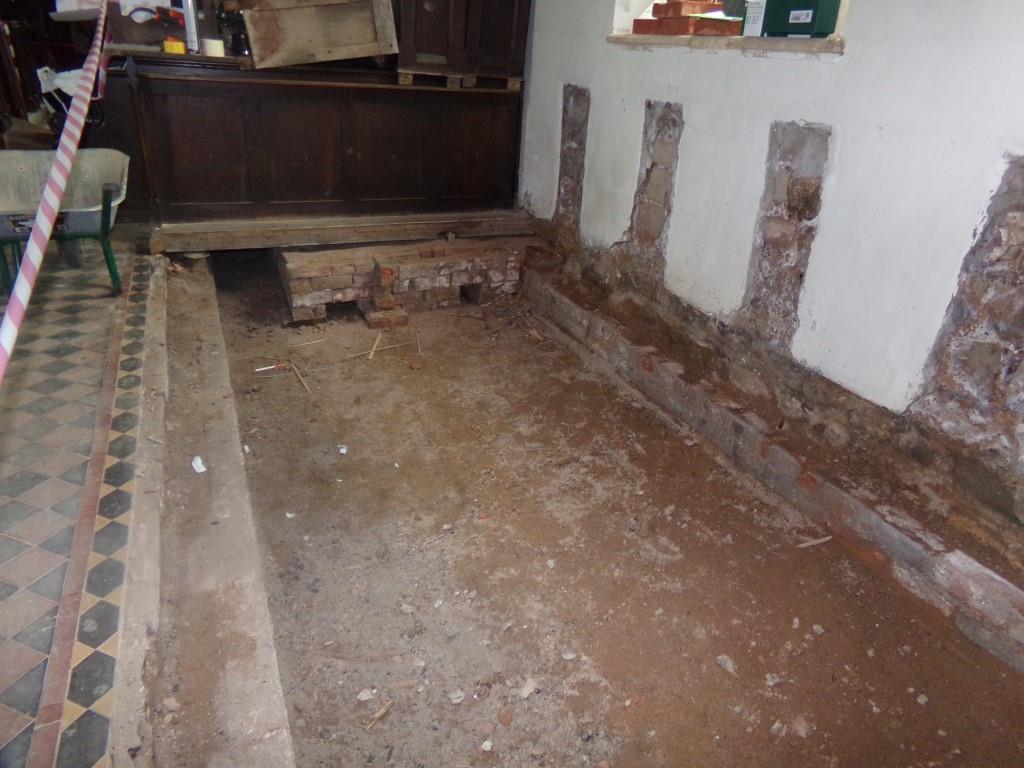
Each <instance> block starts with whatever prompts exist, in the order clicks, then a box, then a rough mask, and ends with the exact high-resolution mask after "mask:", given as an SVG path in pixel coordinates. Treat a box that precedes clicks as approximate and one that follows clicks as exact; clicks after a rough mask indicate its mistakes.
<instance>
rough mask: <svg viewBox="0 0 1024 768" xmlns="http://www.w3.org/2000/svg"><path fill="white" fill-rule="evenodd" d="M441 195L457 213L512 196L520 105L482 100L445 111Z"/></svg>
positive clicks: (496, 100)
mask: <svg viewBox="0 0 1024 768" xmlns="http://www.w3.org/2000/svg"><path fill="white" fill-rule="evenodd" d="M443 122H444V126H445V129H444V131H443V132H442V133H441V134H440V136H441V139H442V145H441V147H440V148H439V152H438V156H439V157H443V158H445V163H444V164H443V167H442V168H441V169H440V173H441V174H442V177H443V183H442V184H441V187H440V194H441V196H442V199H444V200H445V201H446V202H447V203H448V204H449V206H450V207H453V208H460V207H466V206H471V205H473V204H474V203H476V204H479V205H485V204H486V203H487V201H488V200H493V199H508V198H510V197H512V196H513V195H514V194H515V182H516V151H515V149H514V148H515V147H516V144H517V141H518V135H519V132H518V129H517V128H518V125H519V109H518V102H514V101H510V100H508V99H480V100H478V101H474V102H473V103H469V104H460V105H459V106H458V107H455V106H454V105H448V106H446V107H445V109H444V120H443Z"/></svg>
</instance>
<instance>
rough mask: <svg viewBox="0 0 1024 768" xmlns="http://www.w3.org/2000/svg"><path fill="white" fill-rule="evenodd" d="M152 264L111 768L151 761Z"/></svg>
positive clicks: (155, 493) (158, 491)
mask: <svg viewBox="0 0 1024 768" xmlns="http://www.w3.org/2000/svg"><path fill="white" fill-rule="evenodd" d="M165 264H166V262H165V260H163V259H153V271H152V277H151V278H150V284H149V300H148V302H147V308H146V326H147V327H146V340H145V352H144V355H145V364H144V365H143V367H142V371H143V373H142V406H141V414H140V419H139V438H138V448H137V449H136V455H135V466H136V470H135V493H134V497H133V499H132V513H131V533H130V535H129V545H128V558H127V561H126V563H125V593H124V594H125V598H124V607H123V609H122V614H121V615H122V620H121V647H120V650H119V651H118V654H117V669H116V674H115V680H116V682H117V684H116V686H115V691H116V695H117V698H116V701H115V704H114V716H113V719H112V721H111V724H110V742H109V744H108V748H107V754H108V755H109V756H110V759H111V761H112V763H113V764H116V765H119V764H120V763H121V762H122V761H123V760H124V759H125V756H126V755H132V756H134V757H133V759H132V765H133V766H135V768H146V767H147V766H151V765H152V764H153V751H154V747H153V723H152V718H153V712H152V707H151V706H150V702H149V681H148V680H147V677H148V674H147V671H149V672H151V671H152V669H153V667H154V664H155V660H154V658H153V657H152V654H153V653H154V646H155V638H156V636H157V633H158V630H159V625H160V565H161V563H160V518H161V516H162V514H163V493H162V491H163V485H164V447H163V446H164V406H165V405H166V402H167V391H168V383H167V343H166V336H167V271H166V268H165Z"/></svg>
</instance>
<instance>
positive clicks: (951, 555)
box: [524, 272, 1024, 672]
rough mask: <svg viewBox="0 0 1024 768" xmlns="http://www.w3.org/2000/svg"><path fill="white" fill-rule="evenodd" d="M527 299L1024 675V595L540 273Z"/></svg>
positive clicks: (531, 276) (527, 283)
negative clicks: (828, 473)
mask: <svg viewBox="0 0 1024 768" xmlns="http://www.w3.org/2000/svg"><path fill="white" fill-rule="evenodd" d="M524 295H525V296H526V297H527V299H528V300H529V301H530V303H531V304H532V306H533V307H534V309H535V310H536V312H537V314H538V315H539V316H541V317H544V318H546V319H548V320H550V321H551V322H552V323H554V325H556V326H558V327H559V328H560V329H561V330H563V331H564V332H565V333H566V334H568V336H569V337H570V338H571V339H573V340H574V341H575V342H578V343H579V344H580V345H582V347H583V349H584V350H585V351H586V352H589V353H592V354H593V355H594V356H595V357H596V359H597V360H598V361H600V362H601V363H602V364H604V365H607V366H609V369H608V370H609V372H612V373H614V374H615V375H618V376H621V377H622V379H624V380H625V381H626V382H627V383H628V384H629V385H631V386H633V387H635V388H636V389H638V390H639V391H640V392H641V393H642V394H643V395H644V396H646V397H648V398H649V399H650V400H651V401H652V402H653V403H654V404H655V405H657V406H658V407H659V408H661V409H663V410H664V411H665V412H666V413H667V414H668V415H669V416H670V417H672V418H673V419H676V420H678V421H681V422H684V423H686V424H688V425H689V426H690V427H692V428H694V429H695V430H697V431H698V432H700V433H701V434H703V435H704V436H705V437H706V438H707V439H708V440H709V441H711V442H712V443H714V444H715V445H716V446H717V447H718V449H719V450H721V451H722V452H723V453H724V454H725V455H727V456H729V457H730V458H731V459H732V460H733V461H734V462H735V463H736V464H737V466H739V467H740V468H741V469H743V470H744V471H746V472H748V473H749V474H751V475H753V476H754V477H755V478H757V479H758V480H759V481H761V482H762V483H764V484H765V485H766V486H768V487H769V488H771V489H772V490H773V491H775V492H776V493H778V494H779V495H780V496H781V497H782V498H784V499H786V500H787V501H789V502H790V503H791V504H793V505H794V506H795V507H797V508H798V509H799V510H800V511H802V512H803V513H804V514H806V515H807V516H808V517H809V518H811V519H813V520H816V521H818V522H819V523H821V524H822V525H825V526H827V527H828V528H829V529H830V531H831V533H832V534H833V535H834V536H835V537H836V538H837V539H839V540H841V541H842V542H843V543H844V544H846V545H847V546H848V547H850V548H851V549H853V550H854V551H855V552H856V553H858V554H859V555H861V556H862V557H863V558H865V559H866V560H867V561H868V562H870V563H872V564H874V565H878V566H883V567H886V568H888V569H889V570H890V572H891V573H892V575H893V576H894V577H895V578H896V579H897V580H898V581H899V582H900V584H902V585H903V586H904V587H906V588H907V589H909V590H910V591H911V592H913V593H914V594H915V595H917V596H918V597H920V598H921V599H922V600H925V601H927V602H928V603H930V604H931V605H933V606H934V607H935V608H937V609H938V610H939V611H941V612H942V613H943V614H944V615H945V616H946V617H948V618H949V619H950V620H951V621H953V622H954V623H955V624H956V626H957V627H958V628H959V629H960V630H961V631H962V632H963V633H964V634H965V635H967V636H968V637H970V638H971V639H972V640H974V641H975V642H976V643H978V644H979V645H981V646H982V647H983V648H985V649H987V650H988V651H989V652H991V653H993V654H995V655H996V656H998V657H1000V658H1002V659H1003V660H1004V661H1006V662H1007V663H1008V664H1011V665H1012V666H1014V667H1015V668H1016V669H1018V670H1020V671H1022V672H1024V592H1022V591H1021V590H1020V589H1018V588H1017V587H1015V586H1014V585H1012V584H1010V583H1009V582H1007V581H1006V580H1005V579H1003V578H1002V577H1000V576H999V575H998V574H996V573H995V572H994V571H992V570H990V569H989V568H987V567H986V566H984V565H982V564H981V563H979V562H978V561H977V560H974V559H973V558H971V557H970V556H969V555H967V554H966V553H964V552H962V551H961V550H959V549H954V548H952V547H950V546H948V545H947V544H946V543H945V542H944V541H943V540H942V539H941V538H939V537H938V536H936V535H934V534H933V533H931V532H930V531H928V530H927V529H925V528H924V527H922V526H921V525H920V524H919V523H918V522H917V521H916V520H914V519H912V518H911V517H909V516H908V515H906V514H905V513H903V512H901V511H899V510H896V509H893V508H892V507H889V506H887V505H884V504H878V505H877V506H873V505H872V504H871V503H866V502H865V501H863V500H861V499H860V498H858V497H857V496H856V495H855V494H853V493H851V492H849V491H847V490H845V489H844V488H841V487H839V486H838V485H837V484H834V483H833V482H831V481H829V480H828V479H826V478H825V477H823V476H821V475H819V474H817V473H815V472H812V471H808V470H806V469H805V468H804V466H803V464H802V462H801V461H800V458H799V457H798V456H795V455H793V454H792V453H790V452H789V451H788V450H787V449H786V448H784V447H783V446H782V445H780V444H779V443H778V442H777V441H776V440H774V439H773V436H772V429H771V427H770V426H769V425H767V424H765V423H764V422H763V421H762V420H761V419H760V418H759V417H758V416H757V415H756V414H754V413H752V412H750V411H746V410H744V409H742V408H740V409H737V408H736V407H735V406H736V404H733V403H729V402H720V401H718V400H716V398H715V397H714V396H713V395H712V394H711V393H709V392H708V391H706V389H705V388H704V387H702V386H700V385H699V384H691V383H689V382H687V381H686V379H685V377H684V371H685V369H684V367H683V366H682V365H681V364H680V363H678V362H677V361H675V360H673V359H671V358H669V357H668V356H666V355H665V354H663V353H662V352H661V351H659V349H658V348H656V347H653V346H643V345H642V344H637V343H635V342H634V341H632V340H631V339H630V338H629V334H628V332H627V331H626V330H625V329H624V328H623V327H622V326H620V325H619V324H618V323H617V322H615V321H614V320H611V319H609V318H608V317H606V316H604V315H603V314H601V313H599V312H596V311H591V310H588V309H585V308H584V307H582V306H580V305H579V304H577V303H575V302H574V301H573V299H572V298H570V297H569V296H568V295H567V294H565V293H563V292H562V291H561V290H559V288H558V287H556V285H555V284H553V283H552V282H549V281H548V280H547V279H545V278H544V277H543V276H542V275H540V274H539V273H537V272H527V274H526V277H525V280H524Z"/></svg>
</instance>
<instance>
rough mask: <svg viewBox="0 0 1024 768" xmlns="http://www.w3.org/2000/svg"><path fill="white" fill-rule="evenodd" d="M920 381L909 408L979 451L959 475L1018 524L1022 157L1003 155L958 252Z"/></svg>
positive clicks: (963, 462) (1022, 487) (1022, 430)
mask: <svg viewBox="0 0 1024 768" xmlns="http://www.w3.org/2000/svg"><path fill="white" fill-rule="evenodd" d="M927 382H928V383H927V384H926V386H925V389H924V391H923V393H922V395H921V397H920V398H918V400H917V401H916V402H915V403H914V405H913V406H912V411H913V412H915V413H917V414H920V415H921V416H923V417H924V418H925V419H927V420H928V421H930V422H931V423H933V424H935V425H936V426H937V427H938V428H939V429H940V430H942V431H943V432H945V433H947V434H948V435H950V436H951V437H953V438H954V439H956V440H957V441H959V442H962V443H964V444H967V445H971V446H973V447H975V448H976V449H977V451H978V453H979V456H980V459H981V460H970V459H968V458H966V457H964V458H961V459H959V460H958V462H957V464H956V466H955V467H954V474H955V476H956V477H957V479H958V480H959V482H960V483H962V484H970V485H971V486H972V487H973V488H974V489H975V491H976V493H978V494H983V495H984V496H986V497H987V498H986V501H987V502H988V505H989V506H990V507H993V508H995V509H997V510H999V511H1002V512H1003V513H1004V514H1006V515H1007V516H1009V517H1011V518H1015V519H1017V520H1019V521H1020V522H1022V523H1024V481H1022V477H1024V453H1022V451H1024V157H1013V158H1011V159H1010V160H1009V162H1008V164H1007V168H1006V172H1005V174H1004V176H1003V180H1002V183H1001V184H1000V186H999V189H998V190H996V192H995V194H994V195H993V196H992V199H991V201H990V202H989V208H988V212H987V215H986V217H985V224H984V226H983V228H982V230H981V234H980V235H979V236H978V238H977V240H976V241H975V243H974V246H973V247H972V248H971V250H970V251H969V252H968V254H967V257H966V258H965V259H964V262H963V265H962V267H961V271H960V279H959V285H958V288H957V292H956V295H955V296H954V297H953V299H952V301H950V304H949V307H948V308H947V310H946V319H945V322H944V324H943V328H942V331H941V332H940V333H939V336H938V339H937V340H936V343H935V346H934V348H933V349H932V354H931V358H930V360H929V365H928V371H927ZM1013 476H1016V487H1014V486H1013V484H1012V483H1010V482H1007V480H1009V479H1010V478H1012V477H1013Z"/></svg>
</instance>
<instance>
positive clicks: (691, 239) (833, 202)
mask: <svg viewBox="0 0 1024 768" xmlns="http://www.w3.org/2000/svg"><path fill="white" fill-rule="evenodd" d="M634 5H637V3H635V2H631V0H600V1H597V2H595V0H535V8H534V19H533V25H532V36H533V37H532V40H531V55H530V64H529V72H530V77H529V80H528V86H527V92H526V115H525V120H524V134H523V154H522V163H521V181H520V195H521V198H522V203H523V204H524V205H526V206H527V207H529V208H531V209H532V210H533V211H534V213H536V214H537V215H538V216H541V217H544V218H548V217H550V216H551V214H552V212H553V211H554V203H555V192H556V187H557V180H558V154H559V134H560V125H561V93H562V86H563V84H565V83H575V84H578V85H583V86H586V87H588V88H589V89H590V95H591V111H590V125H589V135H588V140H587V157H586V177H585V184H584V193H583V210H582V216H581V230H582V235H583V238H584V240H585V241H586V242H587V243H589V244H591V245H593V246H598V247H600V246H607V245H610V244H611V243H613V242H615V241H617V240H620V239H622V236H623V232H624V231H625V229H626V228H627V226H628V223H629V214H630V209H631V206H632V201H633V193H634V190H635V184H636V174H637V166H638V163H639V155H640V134H641V130H642V126H643V105H644V101H645V99H648V98H653V99H661V100H667V101H676V102H679V103H681V104H682V106H683V119H684V121H685V123H686V126H685V128H684V131H683V138H682V142H681V145H680V155H679V167H678V171H677V174H676V190H675V202H674V209H673V212H672V218H671V221H670V223H669V227H670V229H669V237H668V245H667V253H666V262H667V266H666V273H665V280H666V285H667V286H668V288H669V289H670V290H671V291H673V292H674V293H676V294H678V295H679V296H680V297H681V298H683V299H684V300H686V301H688V302H690V303H691V304H693V305H694V306H696V307H698V308H699V309H701V310H703V311H705V312H708V313H710V314H713V315H716V316H719V317H728V316H729V315H730V314H731V313H733V312H734V311H735V310H736V309H737V308H738V307H739V304H740V301H741V300H742V296H743V291H744V287H745V285H746V277H747V269H748V266H749V261H750V254H751V244H752V241H753V232H754V225H755V221H756V217H757V211H758V203H759V201H760V197H761V192H762V190H763V187H764V177H765V156H766V153H767V148H768V133H769V128H770V126H771V123H772V122H773V121H776V120H806V121H809V122H818V123H825V124H828V125H831V126H832V129H833V130H832V143H831V147H830V156H829V161H828V165H827V169H826V178H825V184H824V191H823V207H822V212H821V216H820V220H819V229H818V235H817V238H816V240H815V242H814V247H813V250H812V253H811V258H810V264H809V267H808V272H807V276H806V282H805V285H804V290H803V293H802V296H801V302H800V327H799V330H798V331H797V334H796V337H795V339H794V341H793V349H792V351H793V355H794V357H796V359H798V360H800V361H801V362H803V363H805V364H806V365H808V366H810V367H812V368H814V369H817V370H819V371H821V372H822V373H823V374H824V375H826V376H828V377H829V378H831V379H833V380H835V381H837V382H838V383H840V384H842V385H843V386H845V387H847V388H848V389H850V390H852V391H854V392H856V393H857V394H860V395H862V396H864V397H866V398H868V399H870V400H872V401H874V402H876V403H879V404H881V405H884V406H886V407H888V408H891V409H893V410H902V409H903V408H905V407H906V405H907V404H908V403H909V402H910V400H911V399H912V398H913V396H914V395H915V393H916V392H917V391H918V390H919V388H920V385H921V382H922V376H923V368H924V364H925V360H926V358H927V355H928V353H929V351H930V349H931V346H932V343H933V342H934V339H935V336H936V333H937V331H938V329H939V326H940V324H941V322H942V319H943V316H944V313H945V310H946V306H947V304H948V302H949V299H950V297H951V296H952V294H953V292H954V290H955V288H956V281H957V275H958V272H959V268H960V263H961V261H962V259H963V257H964V255H965V254H966V252H967V250H968V249H969V248H970V245H971V243H972V238H973V233H974V230H975V228H976V227H977V226H978V225H979V224H980V223H981V221H982V218H983V215H984V211H985V208H986V205H987V201H988V198H989V196H990V195H991V194H992V192H993V191H994V190H995V188H996V186H997V185H998V183H999V180H1000V177H1001V175H1002V172H1003V168H1004V166H1005V160H1004V154H1005V153H1007V152H1010V153H1022V152H1024V99H1021V98H1020V97H1019V94H1020V90H1021V81H1022V80H1021V78H1022V75H1021V73H1024V39H1022V37H1021V32H1020V30H1022V29H1024V3H1020V2H1019V0H990V2H989V3H986V4H985V7H984V8H983V9H982V8H978V9H975V12H970V13H968V12H964V10H963V8H961V7H957V6H955V5H953V4H947V3H936V2H934V1H933V0H901V2H899V3H886V4H885V5H884V12H883V10H882V8H881V7H880V6H879V4H877V3H875V2H873V0H850V1H849V5H848V9H847V16H846V19H845V24H844V28H843V30H844V37H845V39H846V51H845V53H844V54H843V55H841V56H831V55H826V56H805V55H799V54H791V53H782V54H780V53H772V54H769V55H763V54H753V53H748V52H742V51H735V50H728V51H727V50H718V51H707V50H696V49H689V48H661V49H653V50H638V49H631V48H627V47H623V46H619V45H614V44H611V43H609V42H607V41H606V39H605V38H606V36H607V34H608V33H609V32H610V31H611V29H612V27H613V23H619V24H621V20H620V19H621V17H622V15H623V14H624V13H628V12H631V7H632V6H634ZM617 20H618V21H617Z"/></svg>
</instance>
